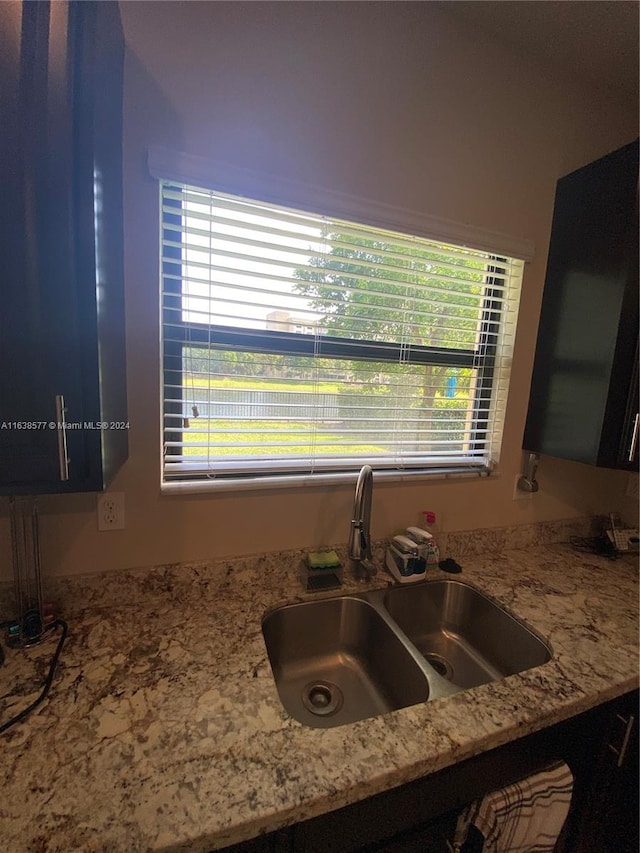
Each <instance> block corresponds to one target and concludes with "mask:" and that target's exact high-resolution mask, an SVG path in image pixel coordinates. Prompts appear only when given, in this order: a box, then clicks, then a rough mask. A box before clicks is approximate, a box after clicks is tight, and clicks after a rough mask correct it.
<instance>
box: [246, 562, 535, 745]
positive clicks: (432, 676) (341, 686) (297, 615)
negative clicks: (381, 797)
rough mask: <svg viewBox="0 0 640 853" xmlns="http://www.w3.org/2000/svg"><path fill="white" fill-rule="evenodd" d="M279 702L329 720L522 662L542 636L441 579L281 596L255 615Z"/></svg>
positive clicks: (320, 721) (427, 695)
mask: <svg viewBox="0 0 640 853" xmlns="http://www.w3.org/2000/svg"><path fill="white" fill-rule="evenodd" d="M262 632H263V635H264V640H265V644H266V647H267V652H268V655H269V661H270V662H271V669H272V670H273V675H274V679H275V682H276V687H277V689H278V694H279V696H280V700H281V702H282V704H283V705H284V707H285V709H286V710H287V711H288V713H289V714H291V716H292V717H294V718H295V719H296V720H298V721H299V722H301V723H304V724H306V725H308V726H314V727H316V728H328V727H331V726H340V725H343V724H345V723H352V722H355V721H356V720H362V719H365V718H367V717H374V716H377V715H378V714H383V713H386V712H388V711H394V710H397V709H399V708H405V707H407V706H409V705H415V704H417V703H418V702H426V701H427V700H431V699H437V698H440V697H442V696H448V695H452V694H453V693H458V692H460V691H461V690H467V689H469V688H470V687H475V686H477V685H479V684H484V683H486V682H488V681H494V680H496V679H499V678H504V677H505V676H507V675H513V674H514V673H516V672H522V671H523V670H525V669H529V668H531V667H533V666H538V665H540V664H543V663H546V662H547V661H548V660H550V659H551V651H550V649H549V647H548V646H547V645H546V643H545V642H544V641H543V640H541V639H540V638H539V637H537V636H536V635H535V634H534V633H533V631H531V630H530V629H529V628H528V627H527V626H526V625H524V624H523V623H522V622H520V621H519V620H517V619H515V618H514V617H513V616H511V615H510V614H509V613H507V612H506V611H505V610H503V609H502V608H501V607H500V606H499V605H497V604H495V603H494V602H493V601H491V600H490V599H489V598H487V597H486V596H485V595H483V593H481V592H479V590H477V589H475V588H474V587H472V586H469V585H468V584H466V583H463V582H461V581H457V580H449V579H440V578H437V579H435V580H430V581H425V582H424V583H419V584H414V585H411V586H402V587H401V586H396V587H391V588H390V589H388V590H374V591H372V592H368V593H363V594H360V595H343V596H338V597H336V598H325V599H317V600H314V601H305V602H303V603H301V604H290V605H285V606H283V607H279V608H278V609H276V610H273V611H271V612H270V613H267V615H266V616H265V617H264V619H263V621H262Z"/></svg>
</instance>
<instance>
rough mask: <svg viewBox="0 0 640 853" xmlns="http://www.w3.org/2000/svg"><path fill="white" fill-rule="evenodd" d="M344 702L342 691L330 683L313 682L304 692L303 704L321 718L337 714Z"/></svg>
mask: <svg viewBox="0 0 640 853" xmlns="http://www.w3.org/2000/svg"><path fill="white" fill-rule="evenodd" d="M343 702H344V697H343V696H342V690H340V688H339V687H338V685H337V684H332V683H331V682H330V681H312V682H310V683H309V684H307V686H306V687H305V688H304V689H303V691H302V704H303V705H304V707H305V708H306V709H307V711H310V712H311V713H312V714H316V715H317V716H319V717H328V716H329V715H330V714H335V713H336V712H337V711H339V710H340V708H342V703H343Z"/></svg>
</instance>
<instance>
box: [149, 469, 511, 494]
mask: <svg viewBox="0 0 640 853" xmlns="http://www.w3.org/2000/svg"><path fill="white" fill-rule="evenodd" d="M489 475H491V476H495V471H494V470H489V469H487V468H478V469H476V470H471V469H466V470H460V471H452V470H449V471H445V470H443V469H439V470H438V469H434V470H431V471H375V472H374V477H375V479H376V481H378V482H379V481H384V482H385V483H404V482H409V481H411V482H416V481H424V480H430V481H433V480H443V481H444V480H461V479H477V478H478V477H488V476H489ZM357 476H358V475H357V472H356V471H345V472H341V473H334V474H316V475H314V476H308V475H300V476H287V477H255V478H243V479H240V478H238V479H224V480H216V479H210V480H186V481H175V482H169V483H162V484H161V486H160V492H161V494H163V495H197V494H207V493H211V492H240V491H255V492H258V491H271V490H275V489H300V488H314V487H316V486H336V485H342V484H344V483H348V484H349V485H351V484H353V483H354V482H355V480H356V478H357Z"/></svg>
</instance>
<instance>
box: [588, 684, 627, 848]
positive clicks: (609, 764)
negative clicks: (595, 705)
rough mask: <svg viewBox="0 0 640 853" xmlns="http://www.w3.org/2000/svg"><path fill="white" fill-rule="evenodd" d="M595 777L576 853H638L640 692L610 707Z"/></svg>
mask: <svg viewBox="0 0 640 853" xmlns="http://www.w3.org/2000/svg"><path fill="white" fill-rule="evenodd" d="M593 751H594V755H593V772H592V781H591V787H590V791H589V795H588V798H587V801H586V806H585V808H584V815H583V819H582V823H581V825H580V830H579V840H578V842H577V845H576V850H577V853H637V851H638V849H640V847H639V845H640V840H639V837H638V796H639V791H638V693H637V691H636V692H635V693H632V694H629V695H627V696H624V697H622V699H620V700H619V701H618V702H615V703H612V707H611V708H610V710H609V712H608V715H607V718H606V720H605V725H604V737H603V738H602V740H601V741H600V742H596V743H594V744H593Z"/></svg>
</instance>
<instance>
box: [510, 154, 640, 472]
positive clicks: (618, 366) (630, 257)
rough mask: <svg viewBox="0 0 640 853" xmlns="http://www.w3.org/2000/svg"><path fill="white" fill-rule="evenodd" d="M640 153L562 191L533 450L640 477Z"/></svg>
mask: <svg viewBox="0 0 640 853" xmlns="http://www.w3.org/2000/svg"><path fill="white" fill-rule="evenodd" d="M637 183H638V143H637V141H636V142H634V143H632V144H631V145H627V146H626V147H624V148H621V149H620V150H619V151H614V152H613V153H612V154H610V155H608V156H606V157H603V158H601V159H600V160H598V161H596V162H595V163H591V164H589V165H588V166H585V167H584V168H582V169H578V170H577V171H576V172H573V173H571V174H570V175H567V176H566V177H564V178H562V179H561V180H560V181H558V187H557V192H556V200H555V207H554V214H553V225H552V231H551V243H550V248H549V260H548V264H547V274H546V280H545V289H544V299H543V304H542V312H541V317H540V327H539V331H538V341H537V347H536V357H535V364H534V371H533V379H532V385H531V396H530V401H529V413H528V417H527V425H526V430H525V439H524V447H525V448H526V449H527V450H532V451H538V452H540V453H545V454H548V455H550V456H558V457H561V458H564V459H572V460H575V461H578V462H586V463H589V464H594V465H601V466H604V467H608V468H615V467H631V465H630V463H629V462H628V452H627V454H626V457H625V452H624V442H625V437H626V432H627V431H628V429H627V426H626V423H627V409H628V406H629V393H630V390H631V389H632V388H633V379H632V377H633V369H634V354H635V352H636V345H637V339H638V277H637V275H638V233H637V232H638V220H637V209H638V208H637Z"/></svg>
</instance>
